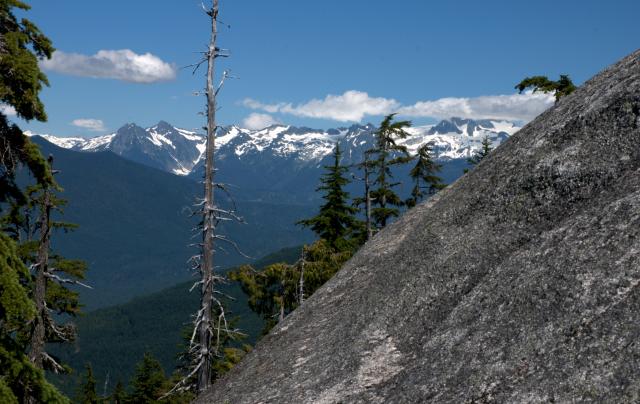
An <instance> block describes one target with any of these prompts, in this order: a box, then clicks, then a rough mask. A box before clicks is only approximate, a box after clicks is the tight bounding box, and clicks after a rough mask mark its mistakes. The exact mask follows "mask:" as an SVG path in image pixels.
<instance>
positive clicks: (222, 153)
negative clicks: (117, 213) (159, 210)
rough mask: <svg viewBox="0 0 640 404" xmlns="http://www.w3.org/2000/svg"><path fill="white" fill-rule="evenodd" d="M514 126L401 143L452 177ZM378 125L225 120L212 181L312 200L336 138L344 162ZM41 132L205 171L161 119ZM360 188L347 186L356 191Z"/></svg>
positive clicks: (192, 142)
mask: <svg viewBox="0 0 640 404" xmlns="http://www.w3.org/2000/svg"><path fill="white" fill-rule="evenodd" d="M518 129H519V128H518V127H517V126H516V125H514V124H513V123H510V122H504V121H489V120H470V119H460V118H451V119H448V120H443V121H441V122H439V123H438V124H437V125H427V126H419V127H412V128H409V129H408V132H409V133H410V134H411V136H409V137H408V138H406V139H401V140H399V141H398V143H400V144H403V145H405V146H406V147H407V149H408V150H409V152H410V153H412V154H415V153H416V152H417V150H418V148H419V147H420V146H422V145H423V144H425V143H428V142H430V143H432V144H433V146H434V147H433V150H434V153H435V157H436V159H437V160H439V161H440V162H441V163H442V165H443V171H442V177H443V178H444V179H445V181H447V182H451V181H453V180H455V179H456V178H457V177H458V176H459V175H461V173H462V170H463V168H465V167H466V164H467V163H466V161H465V159H466V158H467V157H469V156H471V155H472V154H473V153H474V152H475V150H477V149H479V148H480V144H481V142H482V139H483V138H484V137H485V136H487V137H488V138H489V139H490V140H491V142H492V143H493V145H494V147H495V146H497V145H498V144H500V143H501V142H502V141H504V140H505V139H507V138H508V137H509V136H510V135H511V134H513V133H514V132H516V131H517V130H518ZM375 130H376V128H375V127H374V126H373V125H371V124H368V125H352V126H350V127H344V128H337V129H328V130H316V129H310V128H304V127H294V126H285V125H276V126H270V127H268V128H264V129H261V130H249V129H243V128H240V127H238V126H229V127H226V128H224V129H222V130H221V131H220V132H219V133H218V136H217V137H216V160H217V161H216V166H217V168H218V169H219V171H218V177H217V179H218V181H221V182H224V183H227V184H231V185H233V186H234V187H235V191H236V192H235V194H236V195H237V194H238V193H241V194H242V193H244V194H243V195H241V197H243V198H248V199H250V200H262V201H269V200H272V201H282V198H283V195H286V197H287V198H289V200H290V201H300V202H305V201H309V200H310V199H312V198H316V197H317V195H316V193H315V191H314V190H315V188H316V187H317V182H318V178H319V177H320V174H321V173H322V170H323V168H322V167H323V166H324V165H327V164H330V162H331V153H332V151H333V149H334V148H335V145H336V144H337V143H340V146H341V149H342V151H343V156H344V160H343V164H355V163H359V162H361V161H362V160H363V155H364V152H365V150H367V149H369V148H371V146H372V145H373V140H374V139H373V133H374V132H375ZM32 135H33V134H32ZM40 136H42V137H43V138H45V139H46V140H48V141H49V142H51V143H54V144H56V145H57V146H60V147H63V148H67V149H71V150H76V151H81V152H95V151H111V152H113V153H115V154H118V155H120V156H122V157H124V158H127V159H129V160H133V161H135V162H138V163H141V164H145V165H148V166H152V167H155V168H158V169H161V170H164V171H168V172H171V173H174V174H177V175H189V176H191V177H193V178H194V179H198V180H199V179H201V178H202V175H203V170H202V165H203V161H202V160H203V153H204V150H205V137H204V135H203V134H200V133H196V132H194V131H189V130H184V129H180V128H176V127H173V126H172V125H170V124H168V123H166V122H164V121H160V122H159V123H158V124H157V125H154V126H152V127H150V128H146V129H144V128H141V127H139V126H137V125H135V124H127V125H125V126H123V127H121V128H120V129H118V131H117V132H115V133H112V134H108V135H104V136H98V137H94V138H64V137H55V136H50V135H40ZM403 169H404V168H403ZM403 169H400V170H401V171H402V170H403ZM406 174H407V173H403V172H398V175H406ZM358 186H359V185H358V184H355V183H354V184H352V187H354V189H353V192H355V191H356V190H355V188H356V187H358ZM358 192H359V191H358Z"/></svg>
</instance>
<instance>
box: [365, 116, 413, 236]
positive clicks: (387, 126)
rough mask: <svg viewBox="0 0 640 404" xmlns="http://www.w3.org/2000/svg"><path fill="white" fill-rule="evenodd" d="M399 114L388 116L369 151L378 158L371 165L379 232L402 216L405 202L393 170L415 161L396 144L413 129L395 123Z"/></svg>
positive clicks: (372, 192) (399, 122)
mask: <svg viewBox="0 0 640 404" xmlns="http://www.w3.org/2000/svg"><path fill="white" fill-rule="evenodd" d="M395 115H396V114H391V115H388V116H386V117H385V118H384V119H383V120H382V122H381V123H380V127H379V128H378V130H377V131H376V132H375V146H374V148H373V149H371V150H369V153H370V154H371V155H372V156H373V157H374V158H373V159H372V161H371V165H372V167H373V171H374V173H375V177H374V181H373V189H372V191H371V202H372V204H373V208H372V209H371V216H372V219H373V222H374V224H375V226H376V228H377V229H382V228H383V227H385V226H386V225H387V223H388V221H389V220H390V219H391V218H394V217H397V216H398V215H399V214H400V209H399V207H401V206H403V204H404V201H403V200H402V199H401V198H400V196H398V194H397V193H396V192H395V191H394V190H393V188H394V187H395V186H397V185H399V184H400V183H399V182H393V174H392V173H391V168H392V167H393V166H395V165H399V164H406V163H408V162H409V161H411V157H410V156H409V152H408V151H407V148H406V147H405V146H403V145H399V144H397V143H396V141H397V140H399V139H404V138H406V137H408V136H409V133H408V132H407V131H406V130H405V129H406V128H408V127H410V126H411V122H410V121H395V122H394V120H393V119H394V117H395Z"/></svg>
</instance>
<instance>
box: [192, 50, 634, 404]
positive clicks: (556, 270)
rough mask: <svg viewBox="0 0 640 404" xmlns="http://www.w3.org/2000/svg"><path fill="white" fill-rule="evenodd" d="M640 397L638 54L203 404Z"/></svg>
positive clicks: (344, 277)
mask: <svg viewBox="0 0 640 404" xmlns="http://www.w3.org/2000/svg"><path fill="white" fill-rule="evenodd" d="M639 400H640V51H637V52H635V53H633V54H632V55H630V56H628V57H626V58H625V59H623V60H622V61H620V62H619V63H617V64H615V65H614V66H612V67H610V68H608V69H606V70H605V71H603V72H602V73H600V74H598V75H597V76H596V77H594V78H593V79H591V80H590V81H588V82H587V83H586V84H585V85H584V86H582V87H581V88H579V89H578V90H577V91H576V92H575V93H574V94H572V95H571V96H569V97H566V98H564V99H562V100H561V101H560V102H559V103H557V105H555V106H554V107H552V108H551V109H550V110H548V111H547V112H545V113H543V114H542V115H540V116H539V117H538V118H537V119H536V120H534V121H533V122H531V123H530V124H528V125H527V126H526V127H524V128H523V129H522V130H520V131H519V132H518V133H517V134H515V135H514V136H513V137H511V138H510V139H509V140H507V141H506V142H505V143H504V144H503V145H502V146H500V147H499V148H498V149H496V150H495V151H494V152H493V153H491V154H490V155H489V157H487V158H486V159H485V160H484V161H483V162H482V163H481V164H480V165H479V166H478V167H477V168H476V169H475V170H473V171H472V172H470V173H469V174H468V175H466V176H464V177H462V178H461V179H460V180H458V181H457V182H456V183H454V184H453V185H451V186H450V187H448V188H447V189H446V190H444V191H442V192H441V193H439V194H438V195H437V196H435V197H434V198H432V199H431V200H430V201H428V202H427V203H424V204H422V205H419V206H417V207H416V208H414V209H412V210H410V211H409V212H407V213H406V214H405V215H404V216H403V217H402V218H401V219H400V220H398V221H397V222H396V223H394V224H392V225H390V226H389V227H387V228H386V229H385V230H384V231H382V232H381V233H379V234H378V235H377V236H376V237H374V239H373V240H371V242H369V243H367V245H365V246H364V247H363V248H362V249H361V251H360V252H359V253H358V254H357V255H356V256H355V257H353V258H352V259H351V260H350V261H349V262H348V263H347V264H346V266H345V267H344V268H343V269H342V270H341V271H340V272H339V273H338V274H337V276H336V277H335V278H334V279H332V280H331V281H330V282H329V283H328V284H327V285H325V286H324V287H323V288H322V289H320V290H319V291H318V292H317V293H316V294H314V295H313V296H312V297H311V298H310V299H309V300H308V301H307V302H305V304H304V305H303V306H302V307H301V308H300V309H299V310H296V311H295V312H294V313H292V315H290V316H289V317H288V318H287V319H286V320H285V321H284V322H283V323H282V324H280V325H279V326H278V327H277V328H276V329H274V330H273V332H272V333H271V334H269V335H268V336H266V337H265V338H264V339H263V340H262V341H261V343H259V344H258V346H257V347H256V349H255V351H254V352H252V353H251V354H250V355H248V356H247V357H246V358H245V360H243V361H242V363H241V364H239V365H238V366H237V367H236V368H234V369H233V370H232V371H231V372H230V373H229V374H228V375H227V376H226V377H225V378H223V379H222V380H220V381H219V382H218V383H217V384H215V386H214V387H213V388H212V389H211V391H210V392H208V393H207V394H204V395H203V396H202V397H200V399H199V401H198V402H202V403H225V402H228V403H233V404H238V403H307V402H308V403H405V402H406V403H414V402H416V403H418V402H419V403H423V402H438V403H440V402H451V403H465V402H468V403H472V402H518V403H519V402H583V401H597V402H638V401H639Z"/></svg>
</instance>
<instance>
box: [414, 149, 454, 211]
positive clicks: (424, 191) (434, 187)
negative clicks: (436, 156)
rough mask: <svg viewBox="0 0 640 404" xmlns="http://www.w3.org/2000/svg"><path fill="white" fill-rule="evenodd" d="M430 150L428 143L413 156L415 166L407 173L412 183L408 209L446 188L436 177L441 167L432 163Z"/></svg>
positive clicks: (440, 179) (431, 151)
mask: <svg viewBox="0 0 640 404" xmlns="http://www.w3.org/2000/svg"><path fill="white" fill-rule="evenodd" d="M432 149H433V146H432V145H431V144H430V143H426V144H424V145H422V146H421V147H420V148H419V149H418V154H417V155H416V156H415V159H416V165H415V166H413V168H412V169H411V171H410V172H409V175H410V176H411V178H412V179H413V181H414V186H413V189H412V190H411V196H410V197H409V199H407V201H406V204H407V206H408V207H410V208H411V207H413V206H415V205H416V204H417V203H418V202H420V201H421V200H422V198H424V196H425V195H431V194H434V193H436V192H438V191H439V190H441V189H443V188H444V187H445V186H446V185H445V184H443V183H442V178H440V177H438V176H437V175H436V173H438V172H439V171H440V168H441V166H440V164H438V163H436V162H435V161H433V156H432V154H433V150H432Z"/></svg>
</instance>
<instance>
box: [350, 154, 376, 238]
mask: <svg viewBox="0 0 640 404" xmlns="http://www.w3.org/2000/svg"><path fill="white" fill-rule="evenodd" d="M370 154H371V151H370V150H369V151H366V152H365V153H364V160H363V161H362V162H361V163H359V164H356V165H355V168H357V169H359V170H362V172H363V176H362V177H361V178H360V177H356V176H355V174H352V176H353V178H354V179H357V180H359V181H362V183H363V184H364V195H363V196H362V197H357V198H354V199H353V206H360V205H364V228H362V226H360V228H359V229H358V230H356V232H357V234H356V236H355V239H356V241H357V245H362V244H364V243H365V242H367V241H369V240H370V239H371V237H373V220H372V219H371V208H372V206H371V169H372V168H373V165H372V164H371V160H370V159H369V155H370Z"/></svg>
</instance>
